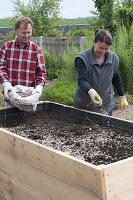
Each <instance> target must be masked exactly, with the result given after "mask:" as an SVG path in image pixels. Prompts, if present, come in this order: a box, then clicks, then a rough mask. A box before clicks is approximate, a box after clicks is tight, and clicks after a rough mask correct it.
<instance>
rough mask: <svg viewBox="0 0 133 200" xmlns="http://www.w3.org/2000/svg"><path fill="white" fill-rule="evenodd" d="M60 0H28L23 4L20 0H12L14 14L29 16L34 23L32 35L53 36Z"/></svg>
mask: <svg viewBox="0 0 133 200" xmlns="http://www.w3.org/2000/svg"><path fill="white" fill-rule="evenodd" d="M60 1H61V0H30V2H29V3H28V4H27V5H25V4H24V3H23V1H21V0H13V1H12V2H13V3H14V9H15V11H14V12H15V16H20V15H23V16H27V17H30V18H31V19H32V21H33V24H34V29H33V36H55V35H56V34H57V32H56V29H55V26H56V25H57V24H58V23H59V21H60V18H59V11H60V10H59V5H60Z"/></svg>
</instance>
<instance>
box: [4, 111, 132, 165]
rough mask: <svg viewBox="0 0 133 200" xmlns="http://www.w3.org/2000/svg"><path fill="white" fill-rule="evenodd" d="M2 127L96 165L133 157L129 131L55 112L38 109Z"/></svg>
mask: <svg viewBox="0 0 133 200" xmlns="http://www.w3.org/2000/svg"><path fill="white" fill-rule="evenodd" d="M2 127H3V128H5V129H7V130H9V131H12V132H13V133H16V134H18V135H20V136H23V137H26V138H29V139H31V140H34V141H36V142H38V143H41V144H44V145H46V146H48V147H52V148H54V149H57V150H59V151H63V152H66V153H68V154H70V155H72V156H75V157H77V158H80V159H82V160H85V161H87V162H90V163H93V164H95V165H100V164H109V163H112V162H116V161H118V160H123V159H125V158H128V157H131V156H133V149H132V146H133V144H132V137H133V134H132V133H128V132H122V131H120V130H118V129H112V128H109V127H104V126H101V125H98V124H96V123H93V122H90V121H83V120H80V119H78V118H74V117H71V116H70V115H69V116H68V115H66V114H63V113H58V112H50V111H45V112H43V111H40V112H37V113H34V114H33V115H32V116H31V117H30V118H24V119H23V120H22V118H21V119H17V120H15V121H12V122H10V124H9V123H8V124H4V125H2Z"/></svg>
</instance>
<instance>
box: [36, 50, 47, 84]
mask: <svg viewBox="0 0 133 200" xmlns="http://www.w3.org/2000/svg"><path fill="white" fill-rule="evenodd" d="M46 79H47V73H46V68H45V59H44V56H43V52H42V50H41V49H39V51H38V55H37V66H36V86H37V85H42V86H44V85H45V82H46Z"/></svg>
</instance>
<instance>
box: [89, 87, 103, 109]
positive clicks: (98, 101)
mask: <svg viewBox="0 0 133 200" xmlns="http://www.w3.org/2000/svg"><path fill="white" fill-rule="evenodd" d="M88 94H89V95H90V97H91V100H92V102H93V104H94V105H95V106H97V107H100V106H102V99H101V97H100V96H99V94H98V93H97V92H96V90H94V89H90V90H89V91H88Z"/></svg>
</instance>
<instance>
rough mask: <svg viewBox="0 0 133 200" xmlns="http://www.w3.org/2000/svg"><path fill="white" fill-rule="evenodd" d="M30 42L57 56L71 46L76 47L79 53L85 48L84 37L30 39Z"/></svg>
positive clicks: (41, 37)
mask: <svg viewBox="0 0 133 200" xmlns="http://www.w3.org/2000/svg"><path fill="white" fill-rule="evenodd" d="M32 41H33V42H34V43H36V44H37V45H39V46H40V47H41V48H42V49H46V50H47V51H49V52H52V53H54V54H55V55H59V54H60V53H62V52H63V51H65V50H66V48H67V47H70V46H72V45H74V46H76V47H78V48H79V49H80V50H81V51H82V50H84V47H85V37H43V36H40V37H32Z"/></svg>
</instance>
